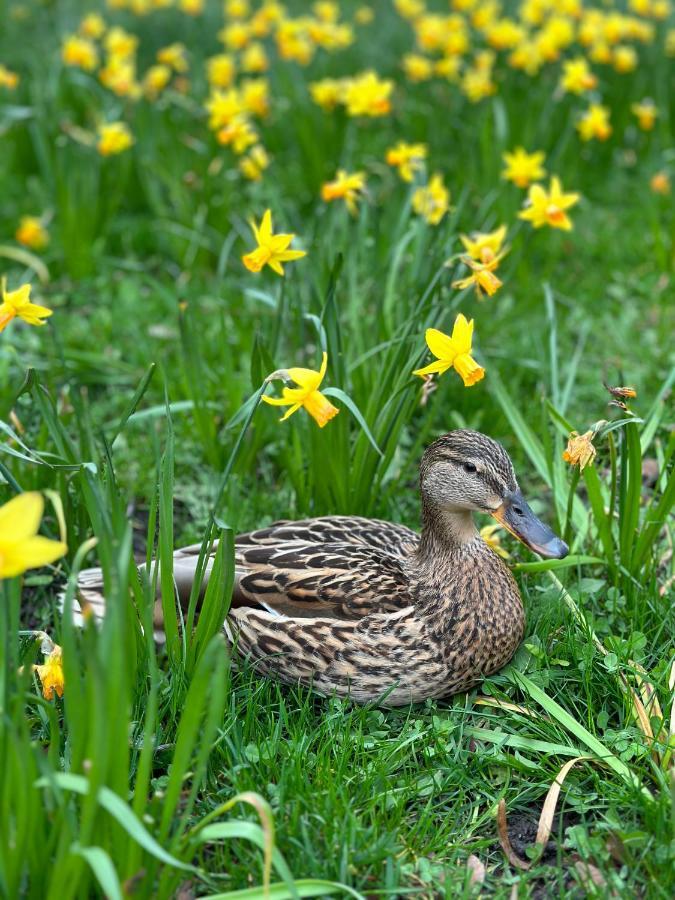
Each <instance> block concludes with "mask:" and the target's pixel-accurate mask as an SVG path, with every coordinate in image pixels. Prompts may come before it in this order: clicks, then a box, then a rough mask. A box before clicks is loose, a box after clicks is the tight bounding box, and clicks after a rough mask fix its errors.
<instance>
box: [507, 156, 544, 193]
mask: <svg viewBox="0 0 675 900" xmlns="http://www.w3.org/2000/svg"><path fill="white" fill-rule="evenodd" d="M502 159H503V160H504V162H505V163H506V168H505V169H504V171H503V172H502V178H504V179H506V180H507V181H512V182H513V183H514V184H515V185H516V186H517V187H519V188H526V187H529V186H530V184H531V183H532V182H533V181H537V180H538V179H539V178H543V177H544V175H545V174H546V170H545V169H544V167H543V165H542V163H543V162H544V154H543V152H542V151H541V150H537V151H536V152H535V153H528V152H527V151H526V150H525V149H524V148H523V147H516V149H515V150H514V151H513V152H512V153H504V154H503V156H502Z"/></svg>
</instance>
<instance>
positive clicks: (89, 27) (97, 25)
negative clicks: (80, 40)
mask: <svg viewBox="0 0 675 900" xmlns="http://www.w3.org/2000/svg"><path fill="white" fill-rule="evenodd" d="M105 28H106V25H105V19H104V18H103V16H101V15H99V14H98V13H93V12H92V13H87V15H86V16H85V17H84V18H83V19H82V21H81V22H80V27H79V28H78V31H79V32H80V34H81V35H82V37H86V38H91V39H92V40H94V41H97V40H99V38H102V37H103V35H104V34H105Z"/></svg>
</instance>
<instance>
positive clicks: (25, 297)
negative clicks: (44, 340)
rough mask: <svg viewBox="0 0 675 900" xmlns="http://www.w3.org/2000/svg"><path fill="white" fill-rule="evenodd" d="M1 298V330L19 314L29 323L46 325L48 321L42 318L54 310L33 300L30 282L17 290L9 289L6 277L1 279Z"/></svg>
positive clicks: (19, 316)
mask: <svg viewBox="0 0 675 900" xmlns="http://www.w3.org/2000/svg"><path fill="white" fill-rule="evenodd" d="M0 300H1V301H2V302H0V331H4V329H5V328H6V327H7V326H8V325H9V323H10V322H11V321H12V319H15V318H16V317H17V316H18V318H19V319H23V321H24V322H26V323H27V324H28V325H45V324H46V322H43V321H42V320H43V319H46V318H48V317H49V316H51V314H52V312H53V310H51V309H47V307H46V306H38V304H37V303H32V302H31V299H30V285H29V284H23V285H21V287H20V288H17V289H16V290H15V291H8V290H7V283H6V281H5V279H4V278H2V279H0Z"/></svg>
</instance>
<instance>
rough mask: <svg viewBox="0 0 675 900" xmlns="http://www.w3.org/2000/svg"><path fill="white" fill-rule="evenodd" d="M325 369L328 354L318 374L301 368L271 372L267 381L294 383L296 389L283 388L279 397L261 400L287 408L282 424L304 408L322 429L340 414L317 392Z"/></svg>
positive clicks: (324, 355) (325, 354)
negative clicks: (276, 380) (279, 379)
mask: <svg viewBox="0 0 675 900" xmlns="http://www.w3.org/2000/svg"><path fill="white" fill-rule="evenodd" d="M327 368H328V354H327V353H324V354H323V359H322V361H321V368H320V369H319V371H318V372H317V371H315V370H314V369H301V368H292V369H280V370H279V371H278V372H273V373H272V374H271V375H269V376H268V377H267V381H272V380H274V379H275V378H281V379H282V380H284V381H293V382H295V384H296V385H297V387H295V388H289V387H284V388H283V390H282V392H281V397H266V396H264V395H263V400H264V401H265V403H269V405H270V406H288V407H289V409H288V410H287V412H285V413H284V415H283V416H282V417H281V419H280V421H281V422H284V421H285V420H286V419H287V418H288V417H289V416H292V415H293V413H294V412H297V411H298V410H299V409H300V408H301V407H304V409H306V410H307V412H308V413H309V414H310V416H311V417H312V418H313V419H314V421H315V422H316V423H317V425H318V426H319V428H323V427H324V425H327V424H328V422H330V420H331V419H333V418H334V417H335V416H337V414H338V413H339V412H340V410H339V409H338V408H337V407H336V406H333V404H332V403H331V402H330V400H329V399H328V398H327V397H325V396H324V395H323V394H322V393H321V391H320V390H319V387H320V386H321V382H322V381H323V379H324V377H325V375H326V369H327Z"/></svg>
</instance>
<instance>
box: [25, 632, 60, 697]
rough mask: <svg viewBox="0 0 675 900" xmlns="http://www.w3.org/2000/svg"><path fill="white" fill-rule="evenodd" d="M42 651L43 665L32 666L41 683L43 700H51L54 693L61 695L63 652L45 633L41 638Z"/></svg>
mask: <svg viewBox="0 0 675 900" xmlns="http://www.w3.org/2000/svg"><path fill="white" fill-rule="evenodd" d="M43 634H44V632H43ZM42 653H43V654H44V655H45V661H44V663H43V665H41V666H33V671H34V672H37V674H38V678H39V679H40V681H41V683H42V696H43V697H44V698H45V700H53V699H54V694H56V695H57V696H58V697H63V689H64V687H65V679H64V677H63V653H62V650H61V648H60V647H59V645H58V644H55V643H54V642H53V641H52V639H51V638H50V637H49V636H48V635H46V634H44V637H43V640H42Z"/></svg>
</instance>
